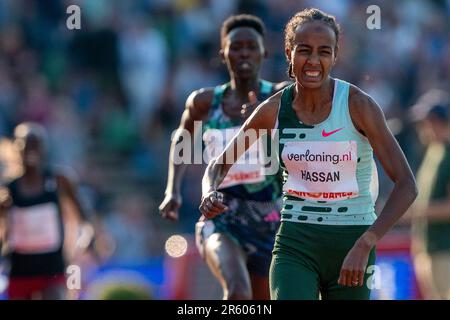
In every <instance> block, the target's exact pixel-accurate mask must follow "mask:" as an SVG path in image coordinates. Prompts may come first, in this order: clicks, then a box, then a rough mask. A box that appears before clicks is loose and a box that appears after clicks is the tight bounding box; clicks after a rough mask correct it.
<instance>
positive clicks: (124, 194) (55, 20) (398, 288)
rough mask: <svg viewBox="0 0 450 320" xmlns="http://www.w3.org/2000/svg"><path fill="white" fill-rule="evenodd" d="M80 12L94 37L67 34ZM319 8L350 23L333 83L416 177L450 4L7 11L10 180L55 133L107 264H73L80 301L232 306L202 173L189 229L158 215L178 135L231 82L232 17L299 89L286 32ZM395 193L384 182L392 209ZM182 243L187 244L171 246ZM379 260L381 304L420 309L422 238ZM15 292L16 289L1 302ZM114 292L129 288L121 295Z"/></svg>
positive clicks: (1, 7)
mask: <svg viewBox="0 0 450 320" xmlns="http://www.w3.org/2000/svg"><path fill="white" fill-rule="evenodd" d="M71 4H77V5H79V6H80V8H81V30H68V29H67V27H66V19H67V18H68V16H69V15H68V14H66V8H67V7H68V6H69V5H71ZM372 4H377V5H378V6H380V8H381V29H380V30H368V29H367V28H366V19H367V17H368V14H367V13H366V8H367V7H368V6H369V5H372ZM305 7H318V8H320V9H322V10H324V11H326V12H329V13H331V14H334V15H336V17H337V19H338V22H339V23H340V24H341V26H342V28H343V38H342V42H341V50H340V53H339V57H338V64H337V66H336V68H335V69H334V72H333V75H334V76H336V77H340V78H343V79H345V80H347V81H349V82H352V83H355V84H357V85H358V86H360V87H361V88H362V89H363V90H365V91H366V92H368V93H369V94H371V95H372V96H373V97H374V98H375V100H376V101H377V102H378V103H379V104H380V105H381V106H382V108H383V109H384V112H385V113H386V116H387V118H388V119H389V124H390V127H391V129H392V130H393V131H394V133H395V134H396V137H397V138H398V141H399V142H400V144H401V146H402V147H403V150H404V151H405V153H406V155H407V157H408V160H409V162H410V164H411V166H412V168H413V169H414V170H416V169H417V166H418V163H419V161H420V159H421V155H422V153H421V152H422V149H421V147H420V144H419V143H418V141H417V138H416V136H415V135H414V130H412V128H411V127H410V126H409V125H408V123H407V121H406V114H407V111H408V109H409V108H410V107H411V106H412V105H413V104H414V103H415V101H416V100H417V98H418V97H419V96H420V95H421V94H423V93H425V92H426V91H427V90H428V89H431V88H441V89H445V90H448V89H449V88H450V76H449V75H450V42H449V38H448V37H449V34H450V24H449V23H450V22H449V21H450V1H448V0H434V1H433V0H399V1H375V0H371V1H359V0H339V1H326V0H318V1H309V0H303V1H302V0H247V1H245V0H227V1H218V0H133V1H125V0H78V1H76V0H70V1H65V0H61V1H57V0H1V1H0V136H1V137H2V143H1V148H2V150H3V151H2V152H1V153H0V158H1V169H2V179H3V180H4V181H6V179H8V177H10V176H11V175H13V173H14V172H13V171H14V170H12V169H11V165H10V164H11V162H12V161H13V158H14V156H13V155H12V154H11V153H10V152H8V150H9V149H8V146H9V142H8V141H9V140H8V139H10V137H11V135H12V130H13V128H14V126H15V125H17V124H18V123H20V122H22V121H36V122H39V123H41V124H43V125H44V126H45V127H46V128H48V130H49V133H50V139H51V143H50V154H51V159H52V162H55V163H58V164H65V165H69V166H71V167H73V168H74V169H75V170H76V171H77V173H78V175H79V181H80V189H79V191H80V194H81V195H82V198H83V201H84V203H85V205H86V206H87V207H88V208H90V209H91V210H90V212H91V215H92V216H91V219H92V220H93V221H94V223H95V226H96V228H97V243H96V249H97V251H98V252H99V255H100V257H101V261H100V263H97V262H94V261H93V260H92V259H90V258H89V257H88V256H87V257H78V259H77V260H76V261H72V262H71V263H76V264H79V265H81V266H82V276H83V287H82V290H81V292H77V293H75V294H74V297H78V298H89V299H102V298H107V297H108V294H110V296H111V295H112V296H114V297H119V298H126V297H144V298H154V299H181V298H184V299H218V298H220V296H221V292H220V289H219V286H218V284H217V283H216V282H215V280H214V278H213V277H212V275H211V274H210V273H209V271H208V269H207V268H206V266H205V264H204V263H203V262H202V260H201V259H200V258H199V256H198V254H197V251H196V249H195V245H194V241H193V231H194V223H195V221H196V219H197V218H198V216H199V212H198V210H197V207H198V201H199V198H200V179H201V175H202V170H203V168H202V167H201V166H196V167H193V168H191V169H190V170H189V171H188V173H187V175H188V176H187V179H185V184H184V188H183V197H184V204H183V207H182V210H181V218H180V222H179V223H177V224H173V223H170V222H167V221H163V220H162V219H161V218H160V217H159V215H158V211H157V206H158V204H159V202H160V201H161V200H162V197H163V192H164V187H165V182H166V169H167V156H168V150H169V141H170V135H171V133H172V131H173V130H174V129H175V127H176V126H177V124H178V120H179V117H180V115H181V112H182V110H183V107H184V101H185V99H186V98H187V96H188V94H189V93H190V92H191V91H192V90H194V89H198V88H200V87H204V86H214V85H217V84H220V83H223V82H225V81H227V80H228V78H227V72H226V69H225V67H224V65H222V64H221V61H220V59H219V57H218V50H219V44H220V42H219V30H220V25H221V22H222V21H223V20H224V19H225V18H226V17H228V16H229V15H230V14H233V13H252V14H255V15H257V16H259V17H261V18H262V19H263V21H264V22H265V23H266V25H267V28H268V35H267V41H266V44H267V47H268V50H269V58H268V59H267V61H266V62H265V64H264V65H263V71H262V75H263V77H264V78H266V79H269V80H272V81H281V80H286V79H287V75H286V68H287V65H286V62H285V57H284V50H283V48H284V45H283V27H284V24H285V23H286V22H287V20H288V18H289V17H291V16H292V15H293V14H294V13H295V12H297V11H299V10H301V9H303V8H305ZM380 173H381V171H380ZM390 188H391V185H390V183H389V181H388V179H387V178H386V176H385V175H383V174H380V198H379V201H378V202H379V205H382V204H383V201H384V200H385V198H386V196H387V194H388V193H389V191H390ZM173 235H181V236H182V238H179V237H178V238H171V241H169V242H167V240H168V239H169V237H171V236H173ZM174 239H175V240H174ZM180 239H181V240H180ZM184 241H186V242H184ZM378 250H379V260H378V264H379V266H380V267H381V269H382V272H383V273H382V274H383V277H382V279H381V281H382V289H381V290H374V292H373V293H374V294H373V298H374V299H419V298H420V292H419V291H418V290H417V287H416V283H415V278H414V272H413V270H412V266H411V260H410V256H409V226H408V225H399V226H398V227H396V228H395V229H394V230H393V231H392V232H391V233H390V234H389V235H388V236H387V237H386V238H385V240H384V241H383V242H382V243H381V244H380V246H379V248H378ZM4 286H5V278H4V277H3V278H1V280H0V292H1V291H2V289H4ZM114 286H118V287H120V290H116V291H114V292H113V293H108V290H109V289H111V288H113V287H114ZM110 296H109V297H110Z"/></svg>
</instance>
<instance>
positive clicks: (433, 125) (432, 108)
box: [412, 91, 450, 299]
mask: <svg viewBox="0 0 450 320" xmlns="http://www.w3.org/2000/svg"><path fill="white" fill-rule="evenodd" d="M433 92H434V93H435V94H438V93H439V92H437V91H433ZM422 100H423V99H422ZM449 102H450V101H449V100H446V101H445V100H440V101H434V103H429V104H425V103H423V102H422V104H421V105H417V106H416V107H415V108H414V109H413V110H414V111H419V110H420V109H426V110H422V112H421V113H422V114H420V113H419V112H416V113H415V114H414V116H415V117H416V119H417V120H419V121H420V123H419V124H418V129H419V134H420V137H421V140H422V141H423V142H424V143H425V145H426V152H425V156H424V158H423V161H422V163H421V166H420V168H419V170H418V173H417V185H418V188H419V190H420V194H419V197H418V199H417V201H416V203H415V206H414V207H413V217H412V219H413V220H412V221H413V239H412V240H413V253H414V265H415V269H416V274H417V279H418V281H419V285H420V287H421V290H422V294H423V295H424V297H425V298H426V299H450V106H449V105H448V103H449ZM417 117H421V118H417Z"/></svg>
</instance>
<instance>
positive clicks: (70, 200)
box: [56, 173, 94, 249]
mask: <svg viewBox="0 0 450 320" xmlns="http://www.w3.org/2000/svg"><path fill="white" fill-rule="evenodd" d="M69 176H70V178H69ZM56 178H57V181H58V192H59V196H60V199H61V203H62V205H63V208H68V209H69V210H70V209H71V210H70V212H73V213H75V217H74V218H75V220H76V222H75V224H76V225H77V226H80V229H79V233H80V235H79V237H78V239H77V244H76V245H77V247H78V248H81V249H86V248H87V247H88V246H89V245H90V244H91V242H92V241H93V238H94V228H93V226H92V225H91V223H90V222H89V217H88V215H87V214H86V210H85V208H84V207H83V205H82V204H81V201H80V198H79V196H78V192H77V189H76V186H75V182H74V181H75V180H76V178H75V174H71V175H68V174H62V173H58V174H57V175H56ZM65 206H68V207H65ZM65 217H67V215H66V216H65Z"/></svg>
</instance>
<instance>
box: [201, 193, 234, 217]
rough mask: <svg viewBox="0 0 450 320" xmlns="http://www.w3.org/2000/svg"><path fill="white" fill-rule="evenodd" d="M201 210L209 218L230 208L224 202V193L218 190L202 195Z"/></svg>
mask: <svg viewBox="0 0 450 320" xmlns="http://www.w3.org/2000/svg"><path fill="white" fill-rule="evenodd" d="M199 210H200V212H201V213H202V214H203V215H204V216H205V218H207V219H212V218H214V217H216V216H218V215H219V214H221V213H222V212H224V211H226V210H228V207H227V206H225V205H224V204H223V193H221V192H218V191H212V192H209V193H207V194H206V195H205V196H204V197H202V202H201V204H200V207H199Z"/></svg>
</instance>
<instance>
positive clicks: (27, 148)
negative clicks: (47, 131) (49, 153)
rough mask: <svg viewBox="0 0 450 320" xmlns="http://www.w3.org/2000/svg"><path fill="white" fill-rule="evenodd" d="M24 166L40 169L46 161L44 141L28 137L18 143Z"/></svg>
mask: <svg viewBox="0 0 450 320" xmlns="http://www.w3.org/2000/svg"><path fill="white" fill-rule="evenodd" d="M18 146H19V150H20V155H21V158H22V164H23V165H24V166H25V167H33V168H35V167H40V166H41V164H42V163H43V160H44V150H43V145H42V141H41V140H40V139H39V138H37V137H35V136H28V137H26V138H25V139H21V140H20V141H19V143H18Z"/></svg>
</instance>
